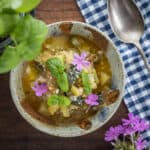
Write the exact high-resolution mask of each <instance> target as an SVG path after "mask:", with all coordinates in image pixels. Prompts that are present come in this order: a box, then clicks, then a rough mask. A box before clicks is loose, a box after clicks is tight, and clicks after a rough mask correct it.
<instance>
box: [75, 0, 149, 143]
mask: <svg viewBox="0 0 150 150" xmlns="http://www.w3.org/2000/svg"><path fill="white" fill-rule="evenodd" d="M77 4H78V6H79V8H80V9H81V13H82V15H83V17H84V18H85V21H86V22H87V23H89V24H91V25H93V26H96V27H97V28H99V29H101V30H102V31H103V32H105V33H106V34H107V35H108V36H109V37H110V38H111V39H112V40H113V41H114V43H115V45H116V46H117V47H118V50H119V52H120V54H121V56H122V59H123V61H124V66H125V69H126V72H127V77H126V90H125V96H124V101H125V104H126V105H127V107H128V110H129V111H130V112H132V113H134V114H136V115H139V116H140V117H141V118H145V119H146V120H148V121H149V123H150V78H148V71H147V69H146V68H145V65H144V62H143V60H142V58H141V56H140V54H139V53H138V51H137V49H136V47H135V46H133V45H131V44H125V43H123V42H121V41H119V40H118V39H117V38H116V36H115V35H114V34H113V32H112V30H111V27H110V25H109V23H108V16H107V1H106V0H77ZM136 4H137V6H138V7H139V8H140V10H141V13H142V14H143V16H144V21H145V33H144V35H143V37H142V39H141V45H142V48H143V50H144V53H145V55H146V57H147V59H148V60H149V63H150V0H136ZM143 136H144V137H145V138H146V139H147V140H148V141H149V145H150V131H147V132H145V133H144V134H143Z"/></svg>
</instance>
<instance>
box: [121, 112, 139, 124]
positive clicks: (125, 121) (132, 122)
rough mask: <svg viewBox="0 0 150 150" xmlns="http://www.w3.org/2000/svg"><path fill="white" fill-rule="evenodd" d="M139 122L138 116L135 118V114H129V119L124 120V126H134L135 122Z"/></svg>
mask: <svg viewBox="0 0 150 150" xmlns="http://www.w3.org/2000/svg"><path fill="white" fill-rule="evenodd" d="M139 120H140V118H139V117H138V116H134V115H133V113H129V114H128V119H122V122H123V125H124V126H128V125H132V124H134V123H135V122H138V121H139Z"/></svg>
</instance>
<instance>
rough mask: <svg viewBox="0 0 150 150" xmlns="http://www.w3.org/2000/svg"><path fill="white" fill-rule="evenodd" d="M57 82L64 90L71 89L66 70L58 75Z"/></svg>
mask: <svg viewBox="0 0 150 150" xmlns="http://www.w3.org/2000/svg"><path fill="white" fill-rule="evenodd" d="M57 84H58V86H59V87H60V89H61V90H62V91H63V92H67V91H68V90H69V83H68V78H67V74H66V73H65V72H63V73H62V74H60V75H59V76H57Z"/></svg>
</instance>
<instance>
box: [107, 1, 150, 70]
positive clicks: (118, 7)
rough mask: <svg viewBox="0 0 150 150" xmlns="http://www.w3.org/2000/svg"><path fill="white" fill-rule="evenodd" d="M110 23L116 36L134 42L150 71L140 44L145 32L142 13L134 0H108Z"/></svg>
mask: <svg viewBox="0 0 150 150" xmlns="http://www.w3.org/2000/svg"><path fill="white" fill-rule="evenodd" d="M107 7H108V17H109V23H110V26H111V28H112V30H113V31H114V33H115V34H116V36H117V37H118V38H119V39H120V40H121V41H123V42H125V43H132V44H134V45H135V46H136V47H137V49H138V50H139V52H140V54H141V56H142V57H143V60H144V63H145V66H146V67H147V69H148V71H149V72H150V65H149V63H148V61H147V59H146V57H145V55H144V52H143V50H142V47H141V45H140V42H139V41H140V38H141V36H142V34H143V32H144V21H143V18H142V15H141V13H140V11H139V9H138V8H137V6H136V5H135V3H134V2H133V1H132V0H107Z"/></svg>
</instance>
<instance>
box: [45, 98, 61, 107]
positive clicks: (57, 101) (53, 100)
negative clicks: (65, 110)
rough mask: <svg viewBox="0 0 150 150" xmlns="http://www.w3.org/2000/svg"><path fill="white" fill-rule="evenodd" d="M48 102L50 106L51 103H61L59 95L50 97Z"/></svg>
mask: <svg viewBox="0 0 150 150" xmlns="http://www.w3.org/2000/svg"><path fill="white" fill-rule="evenodd" d="M47 104H48V105H49V106H51V105H58V104H59V96H58V95H52V96H50V97H49V98H48V101H47Z"/></svg>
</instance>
